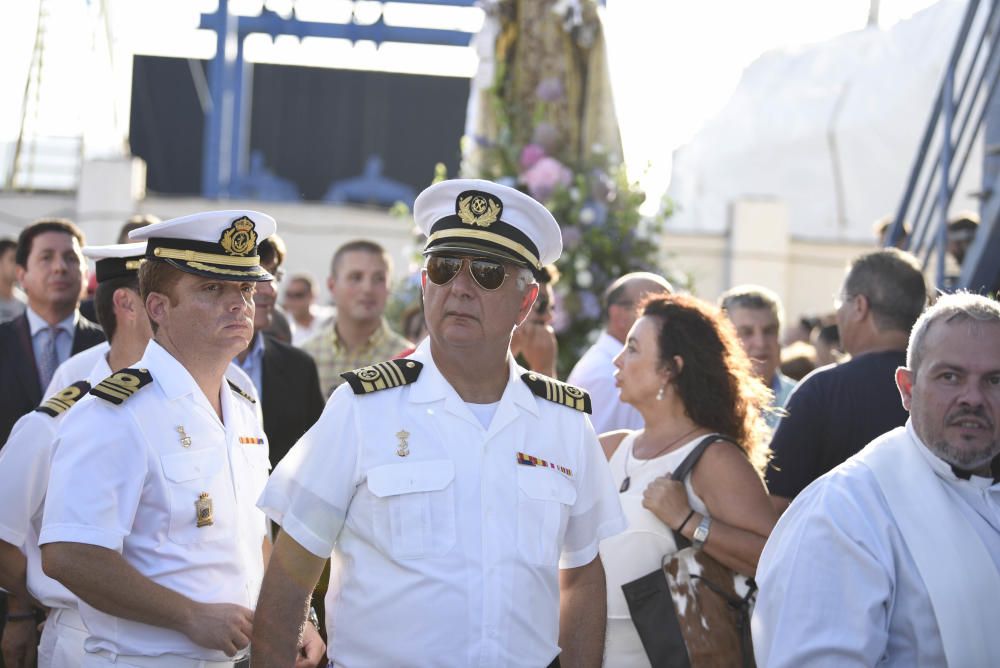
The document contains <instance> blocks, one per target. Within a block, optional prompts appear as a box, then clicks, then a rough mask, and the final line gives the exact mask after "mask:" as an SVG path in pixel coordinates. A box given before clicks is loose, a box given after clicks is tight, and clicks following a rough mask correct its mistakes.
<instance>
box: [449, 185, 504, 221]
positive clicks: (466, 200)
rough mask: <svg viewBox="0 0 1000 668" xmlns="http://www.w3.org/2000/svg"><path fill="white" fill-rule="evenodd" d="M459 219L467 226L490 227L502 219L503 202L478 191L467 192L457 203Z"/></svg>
mask: <svg viewBox="0 0 1000 668" xmlns="http://www.w3.org/2000/svg"><path fill="white" fill-rule="evenodd" d="M455 208H456V209H457V213H458V218H459V219H460V220H461V221H462V222H463V223H465V224H466V225H476V226H477V227H489V226H490V225H492V224H493V223H495V222H497V221H498V220H499V219H500V214H501V213H503V202H501V201H500V198H498V197H496V196H494V195H491V194H489V193H484V192H481V191H478V190H467V191H465V192H464V193H462V194H461V195H459V196H458V200H457V201H456V203H455Z"/></svg>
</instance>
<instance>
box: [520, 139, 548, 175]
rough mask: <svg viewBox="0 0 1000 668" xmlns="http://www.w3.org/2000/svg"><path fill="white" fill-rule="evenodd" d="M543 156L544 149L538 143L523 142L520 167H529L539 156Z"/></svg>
mask: <svg viewBox="0 0 1000 668" xmlns="http://www.w3.org/2000/svg"><path fill="white" fill-rule="evenodd" d="M544 157H545V149H544V148H542V147H541V146H539V145H538V144H525V146H524V148H522V149H521V158H520V163H521V169H522V170H524V169H529V168H531V167H532V166H533V165H534V164H535V163H536V162H538V161H539V160H540V159H541V158H544Z"/></svg>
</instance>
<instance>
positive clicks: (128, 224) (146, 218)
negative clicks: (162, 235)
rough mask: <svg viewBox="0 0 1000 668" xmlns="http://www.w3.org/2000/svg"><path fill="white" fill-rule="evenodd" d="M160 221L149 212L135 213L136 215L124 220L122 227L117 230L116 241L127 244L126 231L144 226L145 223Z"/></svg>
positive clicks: (128, 241) (129, 241) (150, 223)
mask: <svg viewBox="0 0 1000 668" xmlns="http://www.w3.org/2000/svg"><path fill="white" fill-rule="evenodd" d="M158 222H160V219H159V218H157V217H156V216H154V215H152V214H149V213H137V214H136V215H134V216H132V217H131V218H129V219H128V220H127V221H125V224H124V225H122V228H121V229H120V230H118V243H120V244H127V243H131V240H130V239H129V238H128V233H129V232H131V231H132V230H138V229H139V228H142V227H146V226H147V225H152V224H153V223H158Z"/></svg>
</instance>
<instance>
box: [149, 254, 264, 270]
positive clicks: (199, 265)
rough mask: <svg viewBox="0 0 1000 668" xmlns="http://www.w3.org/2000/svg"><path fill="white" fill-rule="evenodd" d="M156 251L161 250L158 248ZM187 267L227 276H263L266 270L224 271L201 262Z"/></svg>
mask: <svg viewBox="0 0 1000 668" xmlns="http://www.w3.org/2000/svg"><path fill="white" fill-rule="evenodd" d="M156 250H160V249H159V248H157V249H156ZM187 265H188V266H189V267H191V268H192V269H199V270H201V271H212V272H215V273H216V274H225V275H227V276H263V275H264V270H263V269H259V268H254V269H247V270H245V271H240V270H238V269H223V268H222V267H213V266H212V265H209V264H202V263H201V262H192V261H190V260H189V261H188V263H187Z"/></svg>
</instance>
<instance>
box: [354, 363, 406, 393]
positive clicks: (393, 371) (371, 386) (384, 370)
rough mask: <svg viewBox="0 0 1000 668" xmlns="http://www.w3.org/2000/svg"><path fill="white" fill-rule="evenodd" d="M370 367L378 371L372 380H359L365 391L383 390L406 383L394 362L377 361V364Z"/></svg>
mask: <svg viewBox="0 0 1000 668" xmlns="http://www.w3.org/2000/svg"><path fill="white" fill-rule="evenodd" d="M372 368H373V369H375V370H376V371H378V372H379V377H378V378H376V379H375V380H372V381H367V380H363V381H361V386H362V387H364V389H365V392H374V391H375V390H384V389H386V388H390V387H399V386H400V385H405V384H406V379H405V378H403V374H401V373H400V372H399V369H397V368H396V365H395V364H390V363H389V362H379V363H378V364H373V365H372Z"/></svg>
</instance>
